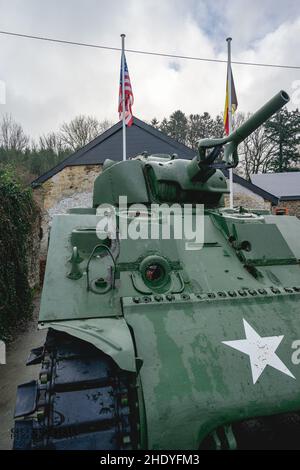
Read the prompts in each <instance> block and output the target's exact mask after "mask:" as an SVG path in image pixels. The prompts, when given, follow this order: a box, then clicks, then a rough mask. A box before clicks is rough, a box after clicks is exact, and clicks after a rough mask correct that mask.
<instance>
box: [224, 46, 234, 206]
mask: <svg viewBox="0 0 300 470" xmlns="http://www.w3.org/2000/svg"><path fill="white" fill-rule="evenodd" d="M226 41H227V52H228V59H227V60H228V64H227V73H228V76H227V84H228V129H229V135H230V134H231V132H232V93H231V84H232V77H231V74H232V72H231V41H232V38H227V39H226ZM229 191H230V194H229V206H230V209H233V172H232V168H229Z"/></svg>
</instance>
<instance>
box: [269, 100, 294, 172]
mask: <svg viewBox="0 0 300 470" xmlns="http://www.w3.org/2000/svg"><path fill="white" fill-rule="evenodd" d="M265 129H266V134H267V137H268V139H269V140H270V141H271V142H273V143H274V144H275V151H274V156H273V158H272V162H271V165H270V168H271V170H272V171H274V172H283V171H290V170H293V169H295V168H296V167H297V165H298V166H299V163H300V153H299V144H300V112H299V110H298V109H296V110H294V111H288V109H287V108H284V109H282V110H280V111H279V112H278V113H277V114H276V115H275V116H273V117H272V118H271V119H269V121H268V122H267V123H266V124H265Z"/></svg>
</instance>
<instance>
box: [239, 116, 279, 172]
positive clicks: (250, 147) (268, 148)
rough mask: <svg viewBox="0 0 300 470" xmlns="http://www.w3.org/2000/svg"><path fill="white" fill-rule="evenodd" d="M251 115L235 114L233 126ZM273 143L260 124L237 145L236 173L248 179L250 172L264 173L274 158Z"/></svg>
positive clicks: (240, 123)
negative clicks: (237, 161)
mask: <svg viewBox="0 0 300 470" xmlns="http://www.w3.org/2000/svg"><path fill="white" fill-rule="evenodd" d="M250 116H251V115H250V114H248V115H247V116H245V115H244V114H243V113H237V114H236V115H235V119H234V123H233V128H234V129H236V128H237V127H239V126H241V125H242V124H243V123H244V122H245V121H246V120H247V119H248V118H249V117H250ZM274 152H275V144H274V143H273V142H272V141H271V140H270V139H269V137H268V135H267V132H266V129H265V126H260V127H259V128H258V129H256V130H255V131H254V132H252V134H250V135H249V137H247V138H246V139H245V140H244V141H243V142H242V143H241V144H240V145H239V157H240V166H238V167H237V173H238V174H242V176H244V177H245V178H247V179H250V177H251V175H252V174H255V173H266V172H267V170H268V169H269V168H270V166H271V163H272V160H273V158H274Z"/></svg>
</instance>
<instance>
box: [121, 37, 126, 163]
mask: <svg viewBox="0 0 300 470" xmlns="http://www.w3.org/2000/svg"><path fill="white" fill-rule="evenodd" d="M121 38H122V124H123V132H122V135H123V160H126V123H125V60H124V59H125V34H121Z"/></svg>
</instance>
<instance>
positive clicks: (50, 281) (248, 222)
mask: <svg viewBox="0 0 300 470" xmlns="http://www.w3.org/2000/svg"><path fill="white" fill-rule="evenodd" d="M288 100H289V97H288V95H287V94H286V93H285V92H284V91H281V92H279V93H278V94H277V95H276V96H274V97H273V98H272V99H271V100H270V101H269V102H268V103H266V104H265V105H264V106H263V107H262V108H261V109H260V110H259V111H257V112H256V113H255V114H254V115H253V116H252V117H251V118H250V119H249V120H248V121H247V122H245V123H244V124H243V125H242V126H241V127H240V128H239V129H237V130H236V131H234V132H233V133H232V134H231V135H230V136H228V137H226V138H224V139H216V140H207V139H205V140H202V141H200V143H199V155H198V156H196V157H195V158H194V159H193V160H191V161H189V160H183V159H180V158H177V156H167V155H161V154H160V155H151V156H147V155H145V154H144V155H140V156H138V157H136V158H134V159H132V160H128V161H123V162H113V161H108V160H107V161H106V162H105V164H104V167H103V171H102V173H101V174H100V175H99V176H98V177H97V179H96V181H95V186H94V196H93V207H92V208H90V209H73V210H70V212H69V213H68V214H66V215H58V216H56V217H55V219H54V221H53V224H52V230H51V235H50V242H49V252H48V259H47V267H46V274H45V281H44V288H43V293H42V301H41V310H40V318H39V328H47V329H48V336H47V340H46V343H45V345H44V346H42V347H41V348H37V349H34V350H32V351H31V354H30V356H29V359H28V365H30V364H38V363H41V372H40V374H39V378H38V380H37V381H32V382H29V383H26V384H23V385H20V386H19V388H18V394H17V403H16V411H15V419H16V422H15V431H14V433H15V439H14V448H15V449H41V448H42V449H45V448H46V449H98V450H99V449H105V450H111V449H138V448H141V449H236V448H237V449H248V448H250V449H258V448H276V449H278V448H299V447H300V444H299V430H300V393H299V380H300V364H299V363H300V320H299V308H300V267H299V259H300V241H299V240H300V222H299V220H298V219H297V218H296V217H290V216H285V215H283V216H280V217H279V216H275V215H271V214H269V213H267V212H264V213H262V212H259V211H253V212H251V213H250V212H248V211H246V210H244V209H243V208H239V209H236V210H230V209H225V208H224V207H223V208H222V205H223V195H224V194H226V193H228V188H227V184H226V180H225V178H224V175H223V173H222V171H221V169H222V167H227V168H228V167H233V166H236V165H237V163H238V154H237V147H238V145H239V143H240V142H241V141H242V140H243V139H245V138H246V137H247V136H248V135H249V134H250V133H251V132H253V131H254V130H255V129H256V128H257V127H258V126H260V125H261V124H262V123H263V122H264V121H265V120H267V119H268V118H269V117H270V116H272V115H273V114H274V113H275V112H277V111H278V110H279V109H280V108H281V107H282V106H283V105H285V104H286V103H287V102H288ZM222 150H223V151H222ZM221 157H222V158H223V161H222V162H221V163H220V159H221ZM218 161H219V163H218ZM125 196H126V198H125ZM120 197H121V199H120ZM174 204H175V206H174ZM104 205H106V206H104ZM203 206H204V208H203ZM170 207H172V210H173V212H170V211H169V212H168V210H169V209H170ZM183 208H184V211H183ZM180 222H182V224H181V228H182V226H184V227H183V228H189V229H190V231H191V226H194V225H195V226H196V229H195V230H194V235H195V238H194V239H192V237H188V236H187V234H186V231H185V230H183V228H182V233H183V236H178V232H179V231H180V230H179V228H178V227H179V225H180ZM185 222H186V223H185ZM150 226H151V230H153V232H154V233H151V235H152V236H150V237H149V236H148V237H147V236H143V237H142V235H145V233H146V232H147V230H148V229H149V227H150ZM124 227H126V230H127V232H126V230H125V229H124ZM164 230H165V231H164ZM167 230H170V236H168V233H167ZM126 233H127V235H128V236H127V237H126ZM166 234H167V235H166ZM138 235H140V236H138Z"/></svg>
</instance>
